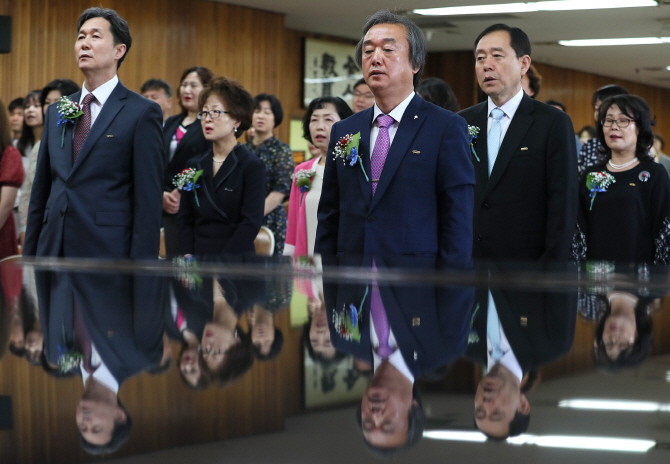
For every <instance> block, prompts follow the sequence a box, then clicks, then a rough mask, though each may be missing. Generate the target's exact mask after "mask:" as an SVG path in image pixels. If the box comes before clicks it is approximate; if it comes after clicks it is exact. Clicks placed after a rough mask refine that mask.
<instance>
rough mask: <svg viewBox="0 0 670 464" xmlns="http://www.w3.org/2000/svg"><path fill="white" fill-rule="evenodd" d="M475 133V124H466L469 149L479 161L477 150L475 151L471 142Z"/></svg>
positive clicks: (476, 130)
mask: <svg viewBox="0 0 670 464" xmlns="http://www.w3.org/2000/svg"><path fill="white" fill-rule="evenodd" d="M477 135H479V127H477V126H468V137H469V139H468V143H469V144H470V150H472V154H473V155H475V158H477V161H478V162H480V160H479V156H477V152H476V151H475V146H474V143H473V140H475V139H476V138H477Z"/></svg>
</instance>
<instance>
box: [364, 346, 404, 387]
mask: <svg viewBox="0 0 670 464" xmlns="http://www.w3.org/2000/svg"><path fill="white" fill-rule="evenodd" d="M372 360H373V363H374V371H373V372H376V371H377V368H378V367H379V366H381V364H382V362H384V360H383V359H382V357H381V356H379V355H378V354H377V352H376V351H375V350H372ZM388 362H390V363H391V365H392V366H393V367H395V368H396V369H398V370H399V371H400V373H401V374H402V375H404V376H405V378H406V379H407V380H409V381H410V382H412V384H414V375H412V371H410V370H409V367H408V366H407V363H406V362H405V358H403V357H402V352H401V351H400V348H396V349H395V350H394V351H393V354H391V356H389V358H388Z"/></svg>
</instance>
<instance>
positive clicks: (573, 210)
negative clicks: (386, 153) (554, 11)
mask: <svg viewBox="0 0 670 464" xmlns="http://www.w3.org/2000/svg"><path fill="white" fill-rule="evenodd" d="M475 58H476V63H475V71H476V73H477V79H478V80H479V86H480V87H481V88H482V90H483V91H484V93H486V94H487V95H488V97H489V98H488V99H487V101H485V102H482V103H480V104H479V105H476V106H473V107H471V108H468V109H466V110H463V111H461V112H460V113H459V114H460V115H461V116H463V117H464V118H465V119H466V121H467V122H468V124H469V125H471V126H476V127H478V128H479V135H478V136H477V138H476V139H475V140H473V148H474V151H475V152H476V155H475V154H473V155H472V162H473V164H474V166H475V177H476V185H475V207H474V248H473V258H476V259H477V258H479V259H490V260H496V259H497V260H538V259H543V260H552V261H556V260H558V261H567V259H568V252H569V250H570V244H571V240H572V234H573V232H574V227H575V223H576V215H577V182H576V176H575V173H576V172H577V163H576V159H577V154H576V152H575V141H574V137H575V134H574V130H573V127H572V121H570V117H569V116H568V115H566V114H565V113H563V112H562V111H560V110H558V109H556V108H554V107H552V106H549V105H546V104H544V103H541V102H539V101H537V100H533V99H531V98H530V97H529V96H528V95H525V94H524V93H523V90H522V89H521V78H522V77H523V76H524V74H526V72H527V71H528V68H529V66H530V41H529V40H528V36H527V35H526V34H525V33H524V32H523V31H522V30H521V29H519V28H516V27H509V26H507V25H504V24H496V25H493V26H490V27H488V28H487V29H486V30H484V32H482V33H481V34H480V35H479V37H478V38H477V40H476V41H475Z"/></svg>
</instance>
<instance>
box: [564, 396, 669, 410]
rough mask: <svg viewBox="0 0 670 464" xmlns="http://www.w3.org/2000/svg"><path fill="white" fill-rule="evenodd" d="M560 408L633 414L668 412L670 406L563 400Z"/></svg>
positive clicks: (644, 403)
mask: <svg viewBox="0 0 670 464" xmlns="http://www.w3.org/2000/svg"><path fill="white" fill-rule="evenodd" d="M558 407H559V408H570V409H590V410H599V411H633V412H668V411H670V404H665V403H653V402H651V401H617V400H581V399H580V400H563V401H559V402H558Z"/></svg>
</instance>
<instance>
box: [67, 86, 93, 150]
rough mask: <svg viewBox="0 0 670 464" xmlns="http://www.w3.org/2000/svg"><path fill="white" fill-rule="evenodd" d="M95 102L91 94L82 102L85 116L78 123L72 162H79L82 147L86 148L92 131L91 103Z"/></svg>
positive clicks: (73, 144) (75, 131)
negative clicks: (88, 136)
mask: <svg viewBox="0 0 670 464" xmlns="http://www.w3.org/2000/svg"><path fill="white" fill-rule="evenodd" d="M93 100H95V96H93V94H92V93H89V94H88V95H86V96H85V97H84V101H83V102H81V110H82V111H83V112H84V114H83V115H82V116H81V118H80V119H79V121H78V122H77V127H76V128H75V130H74V141H73V143H72V162H73V163H74V162H75V161H77V157H78V156H79V152H80V151H81V147H83V146H84V142H85V141H86V136H87V135H88V131H89V130H91V102H92V101H93Z"/></svg>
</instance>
